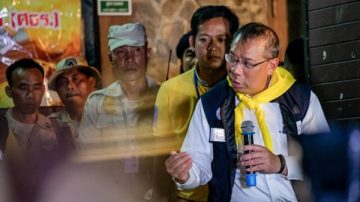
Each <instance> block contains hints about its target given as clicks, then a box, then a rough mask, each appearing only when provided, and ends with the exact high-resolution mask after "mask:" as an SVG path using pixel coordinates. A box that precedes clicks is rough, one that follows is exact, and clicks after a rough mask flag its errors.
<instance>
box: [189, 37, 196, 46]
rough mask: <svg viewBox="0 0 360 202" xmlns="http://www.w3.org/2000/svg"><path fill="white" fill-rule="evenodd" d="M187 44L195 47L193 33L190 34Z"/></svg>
mask: <svg viewBox="0 0 360 202" xmlns="http://www.w3.org/2000/svg"><path fill="white" fill-rule="evenodd" d="M189 46H190V47H192V48H195V38H194V36H193V35H190V37H189Z"/></svg>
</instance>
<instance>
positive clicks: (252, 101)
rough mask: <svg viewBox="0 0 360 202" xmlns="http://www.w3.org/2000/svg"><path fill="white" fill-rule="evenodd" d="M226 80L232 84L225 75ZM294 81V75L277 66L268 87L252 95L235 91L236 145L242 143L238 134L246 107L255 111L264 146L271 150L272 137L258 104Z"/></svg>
mask: <svg viewBox="0 0 360 202" xmlns="http://www.w3.org/2000/svg"><path fill="white" fill-rule="evenodd" d="M227 81H228V83H229V85H230V86H232V84H231V82H230V79H229V76H227ZM294 82H295V79H294V77H293V76H292V75H291V74H290V73H289V72H288V71H287V70H285V69H284V68H282V67H278V68H276V69H275V71H274V73H273V74H272V78H271V81H270V84H269V87H268V88H267V89H265V90H264V91H262V92H260V93H258V94H256V95H254V96H253V97H249V96H248V95H245V94H242V93H236V96H237V97H238V99H239V100H240V103H239V105H238V106H236V108H235V141H236V143H237V144H238V145H242V144H243V140H242V138H240V134H241V132H242V131H241V123H242V121H243V109H244V108H245V107H246V108H248V109H250V110H252V111H255V115H256V119H257V122H258V124H259V127H260V130H261V134H262V136H263V139H264V143H265V147H266V148H268V149H269V150H270V151H273V146H272V139H271V136H270V132H269V129H268V127H267V124H266V120H265V117H264V112H263V111H262V110H261V107H260V106H259V105H260V104H262V103H267V102H270V101H272V100H274V99H276V98H277V97H279V96H281V95H282V94H284V93H285V92H286V91H287V90H288V89H289V88H290V87H291V86H292V85H293V84H294Z"/></svg>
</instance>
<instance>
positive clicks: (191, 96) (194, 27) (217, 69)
mask: <svg viewBox="0 0 360 202" xmlns="http://www.w3.org/2000/svg"><path fill="white" fill-rule="evenodd" d="M238 27H239V20H238V18H237V16H236V15H235V14H234V13H233V12H232V11H231V10H230V9H229V8H227V7H225V6H204V7H200V8H199V9H198V10H196V11H195V13H194V14H193V16H192V19H191V32H192V35H191V36H190V38H189V43H190V46H191V47H193V48H194V49H195V54H196V57H197V58H198V62H197V63H196V66H195V68H193V69H191V70H189V71H187V72H185V73H183V74H181V75H179V76H177V77H174V78H172V79H170V80H168V81H166V82H164V83H163V84H162V86H161V87H160V90H159V92H158V94H157V97H156V104H155V105H156V108H155V109H156V110H155V122H154V135H155V136H157V137H159V138H157V140H158V141H157V142H158V145H161V147H162V148H160V149H159V150H162V151H163V152H164V153H163V154H165V153H166V154H168V153H169V151H171V149H176V150H177V149H179V148H180V146H181V144H182V142H183V139H184V137H185V135H186V132H187V129H188V126H189V122H190V119H191V116H192V113H193V111H194V109H195V105H196V103H197V101H198V99H199V98H200V96H201V95H202V94H203V93H205V92H206V91H208V89H209V88H211V87H213V86H214V85H215V84H216V83H218V82H219V81H221V80H223V79H224V78H225V76H226V75H227V73H226V68H225V62H224V55H225V53H226V52H227V51H228V48H229V42H230V40H231V37H232V35H233V34H234V33H235V31H236V30H237V28H238ZM160 137H161V138H160ZM169 148H170V149H169ZM160 159H161V160H160ZM159 160H160V161H161V162H160V163H161V165H162V167H164V166H163V165H164V162H165V161H162V158H159ZM164 175H165V174H164ZM207 195H208V190H207V186H201V187H199V188H197V189H194V190H189V191H178V193H177V201H207Z"/></svg>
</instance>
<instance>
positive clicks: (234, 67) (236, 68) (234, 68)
mask: <svg viewBox="0 0 360 202" xmlns="http://www.w3.org/2000/svg"><path fill="white" fill-rule="evenodd" d="M228 65H230V71H229V73H230V74H233V75H239V76H240V75H241V76H242V75H244V70H243V68H242V64H241V63H240V62H237V63H235V64H229V63H228Z"/></svg>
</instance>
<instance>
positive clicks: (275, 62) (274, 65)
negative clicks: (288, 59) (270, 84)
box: [268, 58, 279, 75]
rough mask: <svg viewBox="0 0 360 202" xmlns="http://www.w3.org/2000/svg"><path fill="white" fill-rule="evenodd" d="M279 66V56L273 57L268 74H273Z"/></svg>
mask: <svg viewBox="0 0 360 202" xmlns="http://www.w3.org/2000/svg"><path fill="white" fill-rule="evenodd" d="M278 66H279V58H273V59H271V60H269V65H268V75H272V74H273V72H274V71H275V69H276V68H277V67H278Z"/></svg>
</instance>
